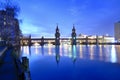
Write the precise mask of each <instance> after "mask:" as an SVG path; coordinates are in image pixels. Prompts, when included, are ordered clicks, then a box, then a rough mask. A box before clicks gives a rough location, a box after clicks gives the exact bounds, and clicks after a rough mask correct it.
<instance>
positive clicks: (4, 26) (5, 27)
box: [0, 7, 21, 43]
mask: <svg viewBox="0 0 120 80" xmlns="http://www.w3.org/2000/svg"><path fill="white" fill-rule="evenodd" d="M20 34H21V31H20V28H19V21H18V19H17V18H15V11H14V8H11V7H7V8H6V9H5V10H0V37H1V39H2V40H5V41H7V42H10V43H16V42H18V41H19V38H20Z"/></svg>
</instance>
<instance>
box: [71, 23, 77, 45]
mask: <svg viewBox="0 0 120 80" xmlns="http://www.w3.org/2000/svg"><path fill="white" fill-rule="evenodd" d="M71 36H72V42H71V44H72V45H76V30H75V27H74V25H73V29H72V34H71Z"/></svg>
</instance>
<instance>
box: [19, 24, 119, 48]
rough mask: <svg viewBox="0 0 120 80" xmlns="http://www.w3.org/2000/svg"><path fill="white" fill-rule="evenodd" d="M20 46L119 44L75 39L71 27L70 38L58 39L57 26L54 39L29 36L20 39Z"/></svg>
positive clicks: (90, 39) (101, 39)
mask: <svg viewBox="0 0 120 80" xmlns="http://www.w3.org/2000/svg"><path fill="white" fill-rule="evenodd" d="M20 43H21V45H22V46H32V45H34V44H36V43H37V44H38V45H41V46H44V45H45V44H52V45H62V44H68V45H77V44H78V45H80V44H85V45H88V44H89V45H90V44H95V45H99V44H100V45H105V44H108V45H112V44H116V45H117V44H119V43H115V42H110V41H109V42H107V41H106V40H105V37H104V36H102V37H99V36H97V35H96V36H95V37H92V38H91V37H89V36H86V37H76V29H75V27H74V25H73V29H72V33H71V38H60V32H59V28H58V26H57V27H56V32H55V38H44V37H41V38H31V35H29V37H22V38H21V41H20Z"/></svg>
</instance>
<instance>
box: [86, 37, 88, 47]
mask: <svg viewBox="0 0 120 80" xmlns="http://www.w3.org/2000/svg"><path fill="white" fill-rule="evenodd" d="M85 44H86V45H88V36H86V42H85Z"/></svg>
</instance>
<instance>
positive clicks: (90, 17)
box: [19, 0, 120, 37]
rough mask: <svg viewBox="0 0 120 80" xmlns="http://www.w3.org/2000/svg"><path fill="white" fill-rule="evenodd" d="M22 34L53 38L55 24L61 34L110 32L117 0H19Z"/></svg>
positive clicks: (117, 16) (119, 14)
mask: <svg viewBox="0 0 120 80" xmlns="http://www.w3.org/2000/svg"><path fill="white" fill-rule="evenodd" d="M19 5H20V8H21V13H20V15H19V18H20V19H22V23H21V29H22V32H23V34H32V36H35V35H36V36H38V37H41V36H46V37H54V33H55V28H56V23H58V24H59V28H60V33H61V36H62V37H65V36H71V31H72V30H71V29H72V27H73V24H75V27H76V32H77V34H80V33H82V34H87V35H104V34H110V35H112V36H113V35H114V23H115V22H117V21H119V20H120V0H20V1H19Z"/></svg>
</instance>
